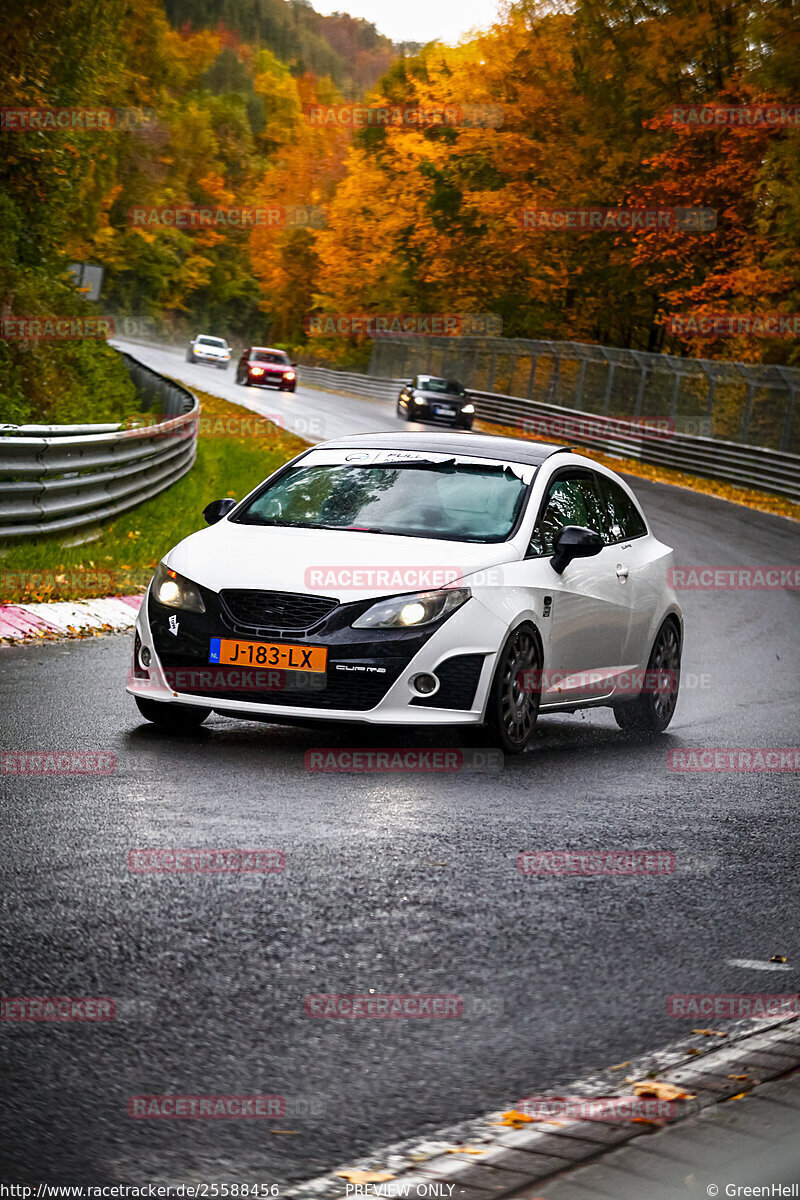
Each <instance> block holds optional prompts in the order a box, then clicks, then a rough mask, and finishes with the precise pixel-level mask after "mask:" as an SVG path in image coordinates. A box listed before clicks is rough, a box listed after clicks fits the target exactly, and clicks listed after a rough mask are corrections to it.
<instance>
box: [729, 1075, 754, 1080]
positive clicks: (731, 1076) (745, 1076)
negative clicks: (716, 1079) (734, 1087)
mask: <svg viewBox="0 0 800 1200" xmlns="http://www.w3.org/2000/svg"><path fill="white" fill-rule="evenodd" d="M748 1078H749V1076H747V1075H729V1076H728V1079H748Z"/></svg>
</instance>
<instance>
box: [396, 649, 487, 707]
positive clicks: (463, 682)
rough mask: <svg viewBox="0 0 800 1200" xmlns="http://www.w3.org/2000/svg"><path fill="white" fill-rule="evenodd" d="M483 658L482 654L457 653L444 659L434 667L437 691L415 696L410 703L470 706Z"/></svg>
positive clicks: (473, 699) (430, 705) (426, 705)
mask: <svg viewBox="0 0 800 1200" xmlns="http://www.w3.org/2000/svg"><path fill="white" fill-rule="evenodd" d="M484 658H485V655H483V654H457V655H455V656H454V657H453V658H448V659H446V660H445V662H443V663H442V665H441V666H440V667H437V668H436V676H437V678H438V680H439V690H438V692H435V693H434V695H433V696H415V697H414V699H413V700H412V701H411V703H412V704H418V705H419V706H420V707H423V708H460V709H469V708H472V705H473V703H474V701H475V689H476V688H477V686H478V680H479V679H480V677H481V670H482V668H483V660H484Z"/></svg>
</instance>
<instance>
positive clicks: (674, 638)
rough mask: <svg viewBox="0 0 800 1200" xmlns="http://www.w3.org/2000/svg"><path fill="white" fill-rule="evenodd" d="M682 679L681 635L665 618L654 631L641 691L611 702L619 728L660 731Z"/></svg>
mask: <svg viewBox="0 0 800 1200" xmlns="http://www.w3.org/2000/svg"><path fill="white" fill-rule="evenodd" d="M680 681H681V638H680V633H679V631H678V626H677V625H676V623H675V622H674V621H672V620H667V621H665V622H664V624H663V625H662V626H661V628H660V629H659V631H658V633H657V634H656V640H655V641H654V642H653V649H652V650H651V651H650V658H649V659H648V662H647V671H646V673H645V679H644V683H643V685H642V690H641V692H640V694H639V695H638V696H637V697H636V699H635V700H624V701H621V702H620V703H618V704H615V705H614V718H615V720H616V722H617V724H618V725H619V727H620V729H626V730H631V731H634V732H639V733H662V732H663V731H664V730H665V729H666V728H667V726H668V725H669V723H670V721H671V720H672V714H673V713H674V712H675V705H676V704H677V703H678V688H679V686H680Z"/></svg>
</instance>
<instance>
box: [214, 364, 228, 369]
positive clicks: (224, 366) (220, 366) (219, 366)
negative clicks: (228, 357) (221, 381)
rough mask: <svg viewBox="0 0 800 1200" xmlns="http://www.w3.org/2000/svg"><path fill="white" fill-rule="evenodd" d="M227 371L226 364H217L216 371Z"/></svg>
mask: <svg viewBox="0 0 800 1200" xmlns="http://www.w3.org/2000/svg"><path fill="white" fill-rule="evenodd" d="M227 369H228V364H227V363H217V370H218V371H227Z"/></svg>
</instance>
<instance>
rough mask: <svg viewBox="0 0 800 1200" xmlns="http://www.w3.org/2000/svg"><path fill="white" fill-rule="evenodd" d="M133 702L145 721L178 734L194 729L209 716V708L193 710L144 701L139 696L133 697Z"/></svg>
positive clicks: (188, 706)
mask: <svg viewBox="0 0 800 1200" xmlns="http://www.w3.org/2000/svg"><path fill="white" fill-rule="evenodd" d="M134 700H135V701H136V707H137V708H138V710H139V712H140V713H141V714H142V716H143V717H144V719H145V720H146V721H152V722H153V724H154V725H160V726H161V728H162V729H172V730H173V731H174V732H178V733H180V732H185V731H186V730H188V729H196V728H197V727H198V726H199V725H202V724H203V721H205V719H206V717H208V716H210V715H211V709H210V708H195V707H194V706H193V705H192V706H190V705H188V704H164V703H163V702H162V701H160V700H145V699H143V698H142V697H141V696H134Z"/></svg>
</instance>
